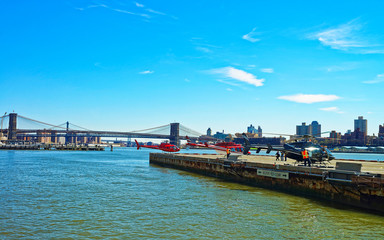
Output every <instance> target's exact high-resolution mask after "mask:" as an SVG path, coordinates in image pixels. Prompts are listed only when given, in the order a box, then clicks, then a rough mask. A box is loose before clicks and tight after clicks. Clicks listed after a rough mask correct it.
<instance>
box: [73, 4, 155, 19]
mask: <svg viewBox="0 0 384 240" xmlns="http://www.w3.org/2000/svg"><path fill="white" fill-rule="evenodd" d="M99 7H101V8H106V9H109V10H112V11H115V12H119V13H124V14H129V15H136V16H140V17H145V18H150V16H149V15H148V14H145V13H135V12H130V11H127V10H123V9H119V8H113V7H110V6H107V5H105V4H98V5H89V6H88V7H86V8H99ZM76 9H78V10H81V11H83V10H84V8H76Z"/></svg>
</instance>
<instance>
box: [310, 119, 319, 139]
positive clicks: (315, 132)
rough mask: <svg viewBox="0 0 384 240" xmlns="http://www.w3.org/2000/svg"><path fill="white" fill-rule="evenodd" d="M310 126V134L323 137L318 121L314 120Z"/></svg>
mask: <svg viewBox="0 0 384 240" xmlns="http://www.w3.org/2000/svg"><path fill="white" fill-rule="evenodd" d="M309 126H310V127H309V128H310V134H312V136H314V137H321V124H319V123H318V122H317V121H313V122H312V123H311V125H309Z"/></svg>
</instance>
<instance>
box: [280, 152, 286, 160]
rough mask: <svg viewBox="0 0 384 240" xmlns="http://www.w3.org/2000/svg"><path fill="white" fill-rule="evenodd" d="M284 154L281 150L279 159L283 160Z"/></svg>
mask: <svg viewBox="0 0 384 240" xmlns="http://www.w3.org/2000/svg"><path fill="white" fill-rule="evenodd" d="M284 155H285V154H284V152H283V151H281V158H280V159H281V161H284Z"/></svg>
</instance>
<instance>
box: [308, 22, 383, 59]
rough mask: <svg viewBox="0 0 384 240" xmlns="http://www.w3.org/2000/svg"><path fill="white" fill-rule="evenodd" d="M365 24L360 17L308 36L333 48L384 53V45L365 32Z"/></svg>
mask: <svg viewBox="0 0 384 240" xmlns="http://www.w3.org/2000/svg"><path fill="white" fill-rule="evenodd" d="M363 26H364V24H362V23H360V22H359V19H353V20H352V21H349V22H348V23H345V24H341V25H339V26H336V27H331V28H328V29H326V30H321V31H319V32H315V33H311V34H309V35H308V36H307V37H308V38H309V39H313V40H318V41H319V42H320V43H321V44H323V45H324V46H328V47H330V48H332V49H338V50H342V51H348V52H352V53H361V54H375V53H384V48H383V46H382V45H379V44H376V43H374V42H375V41H377V40H375V39H372V38H371V37H370V36H369V35H366V34H363Z"/></svg>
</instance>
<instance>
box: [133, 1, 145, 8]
mask: <svg viewBox="0 0 384 240" xmlns="http://www.w3.org/2000/svg"><path fill="white" fill-rule="evenodd" d="M135 5H136V7H140V8H142V7H144V5H143V4H141V3H138V2H135Z"/></svg>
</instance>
